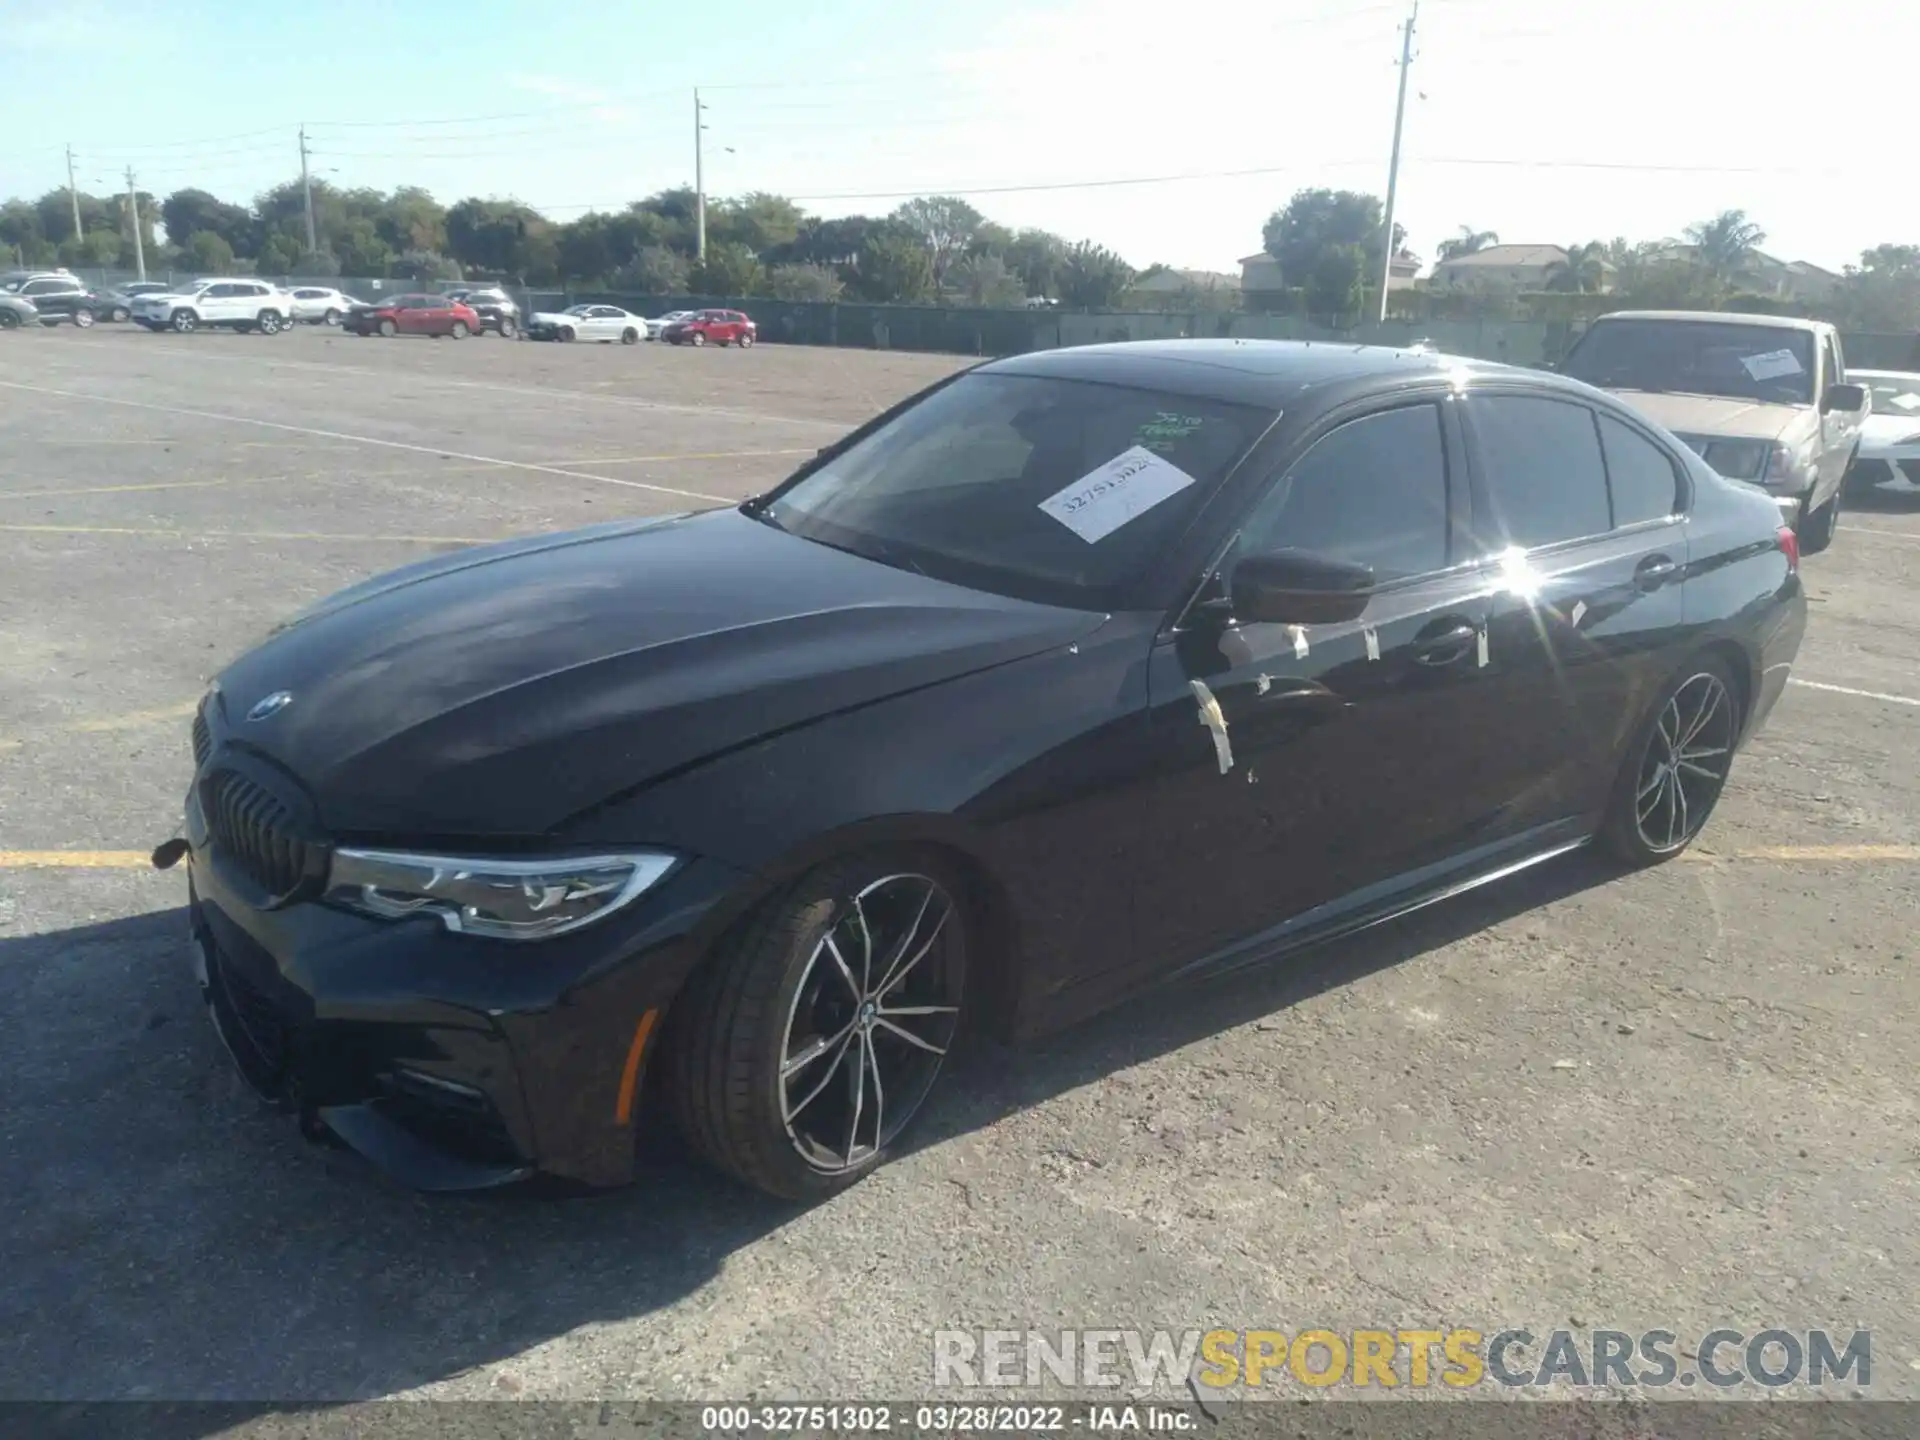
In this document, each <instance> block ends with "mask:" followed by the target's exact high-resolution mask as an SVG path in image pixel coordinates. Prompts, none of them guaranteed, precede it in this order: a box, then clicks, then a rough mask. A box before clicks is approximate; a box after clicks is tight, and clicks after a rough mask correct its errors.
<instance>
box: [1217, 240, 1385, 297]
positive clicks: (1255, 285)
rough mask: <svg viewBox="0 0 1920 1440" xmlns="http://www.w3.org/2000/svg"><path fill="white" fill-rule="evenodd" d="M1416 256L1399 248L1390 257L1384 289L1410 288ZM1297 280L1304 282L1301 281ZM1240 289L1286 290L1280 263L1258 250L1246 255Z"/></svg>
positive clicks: (1254, 292)
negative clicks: (1391, 257)
mask: <svg viewBox="0 0 1920 1440" xmlns="http://www.w3.org/2000/svg"><path fill="white" fill-rule="evenodd" d="M1420 265H1421V260H1420V257H1419V256H1418V255H1416V254H1414V253H1413V252H1412V251H1411V250H1402V251H1400V252H1399V253H1398V254H1397V255H1395V256H1394V257H1393V265H1392V267H1391V273H1390V274H1389V275H1388V277H1387V289H1388V290H1389V291H1393V290H1405V289H1408V288H1410V287H1412V286H1413V285H1414V284H1415V283H1417V281H1416V277H1417V276H1418V275H1419V274H1420ZM1300 283H1302V284H1304V283H1305V281H1304V280H1302V281H1301V282H1300ZM1239 285H1240V289H1241V291H1242V292H1243V293H1245V294H1248V295H1255V294H1260V293H1263V292H1266V293H1274V294H1277V293H1278V292H1280V291H1282V290H1284V289H1286V287H1287V281H1286V278H1285V277H1284V276H1283V275H1282V274H1281V273H1280V262H1279V261H1278V260H1276V259H1274V258H1273V256H1271V255H1269V254H1267V252H1266V251H1264V250H1262V251H1261V252H1260V253H1259V254H1257V255H1248V256H1245V257H1243V258H1242V259H1241V261H1240V281H1239Z"/></svg>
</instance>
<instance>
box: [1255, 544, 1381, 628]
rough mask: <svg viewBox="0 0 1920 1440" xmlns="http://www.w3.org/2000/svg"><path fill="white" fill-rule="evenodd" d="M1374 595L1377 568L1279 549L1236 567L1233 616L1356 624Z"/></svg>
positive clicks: (1278, 622) (1280, 622) (1289, 622)
mask: <svg viewBox="0 0 1920 1440" xmlns="http://www.w3.org/2000/svg"><path fill="white" fill-rule="evenodd" d="M1372 596H1373V567H1372V566H1371V565H1355V564H1353V563H1352V562H1351V561H1347V560H1335V559H1333V558H1332V557H1331V556H1327V555H1313V554H1309V553H1308V552H1306V551H1304V550H1278V551H1275V552H1273V553H1272V554H1268V555H1248V556H1245V557H1243V558H1242V559H1241V560H1240V561H1239V562H1238V563H1236V564H1235V565H1234V567H1233V584H1232V598H1233V614H1234V618H1235V619H1236V620H1240V621H1242V622H1249V621H1251V622H1265V623H1269V624H1276V625H1331V624H1335V623H1338V622H1340V621H1343V620H1357V619H1359V618H1360V615H1361V613H1362V612H1363V611H1365V610H1366V608H1367V601H1368V600H1369V599H1371V598H1372Z"/></svg>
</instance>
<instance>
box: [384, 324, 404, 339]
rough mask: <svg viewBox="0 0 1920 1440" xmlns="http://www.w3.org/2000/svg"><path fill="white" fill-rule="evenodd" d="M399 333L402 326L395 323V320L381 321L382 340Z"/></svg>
mask: <svg viewBox="0 0 1920 1440" xmlns="http://www.w3.org/2000/svg"><path fill="white" fill-rule="evenodd" d="M399 333H400V327H399V326H398V325H396V324H394V323H393V321H391V320H382V321H381V322H380V338H381V339H382V340H391V339H392V338H393V337H394V336H396V335H398V334H399Z"/></svg>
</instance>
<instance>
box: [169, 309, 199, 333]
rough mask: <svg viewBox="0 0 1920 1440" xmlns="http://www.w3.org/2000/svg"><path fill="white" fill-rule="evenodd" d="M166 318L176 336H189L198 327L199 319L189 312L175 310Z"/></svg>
mask: <svg viewBox="0 0 1920 1440" xmlns="http://www.w3.org/2000/svg"><path fill="white" fill-rule="evenodd" d="M167 318H168V322H169V323H170V324H171V325H172V326H173V329H174V333H175V334H177V335H191V334H192V333H193V332H194V331H195V330H197V329H198V328H199V327H200V317H199V316H198V315H196V314H194V313H193V311H191V310H176V311H174V312H173V314H172V315H170V316H168V317H167Z"/></svg>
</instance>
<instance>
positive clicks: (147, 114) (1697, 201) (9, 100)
mask: <svg viewBox="0 0 1920 1440" xmlns="http://www.w3.org/2000/svg"><path fill="white" fill-rule="evenodd" d="M1407 8H1408V7H1407V6H1406V5H1405V4H1403V3H1392V4H1382V3H1379V0H1182V3H1179V4H1166V3H1163V0H1162V3H1154V4H1147V3H1144V0H967V3H965V4H963V5H962V4H954V5H935V4H926V3H919V4H916V3H913V0H816V3H815V4H812V5H804V6H803V5H797V4H794V3H792V0H778V3H777V0H706V3H704V4H700V5H660V4H649V3H611V0H597V3H587V0H463V3H459V4H455V3H452V0H382V3H374V0H334V3H330V4H327V5H324V6H316V5H313V4H306V3H303V4H293V3H289V0H0V136H4V137H6V143H5V144H4V145H0V196H5V195H25V196H29V197H31V196H38V195H40V194H42V193H44V192H45V191H47V190H49V189H52V188H55V187H58V186H63V185H64V184H65V183H66V172H65V160H64V157H63V148H64V146H66V145H67V144H69V143H71V144H72V145H73V147H74V149H75V151H76V153H77V154H78V155H79V157H80V158H79V166H78V176H79V181H80V185H81V188H82V189H90V190H96V191H105V190H109V189H114V188H118V187H119V186H120V185H121V184H122V180H121V175H122V173H123V171H124V169H125V167H126V166H128V165H133V166H134V167H135V168H136V170H137V172H138V175H139V179H140V184H141V187H142V188H143V189H147V190H151V191H154V192H156V193H159V194H165V193H167V192H168V191H171V190H174V189H177V188H179V187H181V186H185V185H199V186H201V187H203V188H205V189H209V190H211V191H213V192H214V193H215V194H217V195H220V196H221V197H222V198H225V199H230V200H242V201H244V200H246V199H249V198H251V196H252V195H253V194H254V193H256V192H257V191H259V190H261V189H263V188H265V187H266V186H268V185H271V184H273V183H275V182H277V181H279V180H283V179H286V178H288V177H290V176H291V175H294V174H296V173H297V171H298V158H297V152H296V147H295V138H294V131H295V127H296V126H297V125H299V124H300V123H302V122H305V123H306V124H307V126H308V128H309V134H310V138H311V142H312V146H313V152H314V167H315V171H316V173H317V174H319V175H320V176H322V177H323V178H325V179H328V180H330V181H334V182H336V183H340V184H345V185H358V184H366V185H375V186H379V187H381V188H389V187H391V186H394V185H397V184H403V183H413V184H420V185H424V186H426V187H427V188H428V189H430V190H432V191H433V192H434V193H435V194H436V195H437V196H439V197H440V198H441V199H442V200H443V201H447V202H449V203H450V202H452V201H453V200H456V199H458V198H460V197H461V196H464V195H468V194H495V195H513V196H517V197H519V198H520V199H522V200H525V201H527V202H529V203H531V204H533V205H535V206H537V207H539V208H540V209H542V210H545V211H547V212H548V213H549V214H552V215H554V216H555V217H556V218H561V219H565V218H571V217H572V216H574V215H576V214H578V213H580V212H581V211H583V210H585V209H588V208H614V207H618V206H619V205H621V204H623V203H624V202H625V201H627V200H629V199H633V198H637V197H639V196H642V195H644V194H647V193H649V192H651V191H653V190H657V189H660V188H662V187H664V186H668V185H675V184H681V183H688V182H690V181H691V179H692V173H693V157H692V148H693V147H692V109H693V98H692V90H693V87H695V86H696V85H697V86H700V87H701V88H702V93H703V95H704V97H705V99H706V100H707V102H708V104H709V106H710V108H709V110H708V111H707V114H706V119H707V124H708V127H709V128H708V130H707V132H706V134H707V142H708V144H707V185H708V189H709V191H710V193H714V194H728V193H735V192H739V191H745V190H752V189H765V190H773V191H778V192H780V193H783V194H788V195H793V196H796V197H799V198H801V199H802V200H803V203H805V204H806V206H807V207H808V208H809V209H810V210H813V211H815V212H817V213H822V214H841V213H847V212H850V211H869V212H879V211H884V210H886V209H888V208H891V206H892V205H894V204H896V203H897V200H898V198H899V197H898V195H896V194H895V193H894V192H906V193H930V192H951V193H961V194H966V195H968V197H969V198H970V199H972V200H973V202H974V203H975V204H976V205H977V206H979V208H980V209H982V210H983V211H985V212H986V213H987V214H988V215H989V216H991V217H992V218H994V219H996V220H999V221H1001V222H1003V223H1006V224H1010V225H1016V226H1017V225H1040V226H1044V227H1046V228H1048V229H1051V230H1056V231H1059V232H1060V233H1062V234H1064V235H1066V236H1067V237H1068V238H1070V239H1081V238H1086V239H1093V240H1097V241H1099V242H1101V243H1103V244H1106V245H1109V246H1111V247H1112V248H1114V249H1116V250H1118V251H1119V252H1120V253H1121V254H1122V255H1124V256H1125V257H1126V258H1127V259H1128V260H1130V261H1132V262H1133V263H1134V264H1136V265H1146V264H1148V263H1151V262H1155V261H1160V262H1164V263H1167V264H1172V265H1179V266H1193V267H1204V268H1212V269H1232V268H1234V262H1235V261H1236V260H1237V259H1238V258H1239V257H1240V256H1242V255H1247V254H1250V253H1252V252H1254V251H1256V250H1258V249H1259V248H1260V230H1261V224H1262V222H1263V221H1264V220H1265V218H1266V217H1267V215H1268V214H1270V213H1271V212H1272V211H1273V210H1274V209H1275V208H1276V207H1277V206H1278V205H1280V204H1281V203H1283V202H1284V201H1285V200H1286V198H1287V196H1288V195H1290V194H1291V193H1292V192H1293V191H1294V190H1295V189H1297V188H1299V187H1302V186H1307V185H1328V186H1333V187H1337V188H1355V189H1365V190H1371V191H1373V192H1375V193H1382V192H1383V191H1384V189H1385V184H1386V171H1387V152H1388V145H1389V141H1390V138H1391V132H1392V125H1393V101H1394V87H1395V81H1396V74H1397V72H1396V68H1395V64H1394V61H1395V59H1396V58H1397V56H1398V53H1399V38H1398V33H1397V27H1398V26H1399V24H1400V22H1401V21H1402V20H1403V19H1404V18H1405V13H1406V10H1407ZM1416 33H1417V50H1416V56H1417V58H1416V59H1415V62H1414V66H1413V70H1412V72H1411V73H1412V84H1411V89H1410V94H1409V100H1408V108H1407V138H1406V147H1405V155H1404V161H1403V167H1402V172H1401V203H1400V207H1399V214H1400V219H1401V221H1402V223H1404V224H1405V225H1406V227H1407V229H1408V230H1409V232H1410V234H1411V244H1412V246H1413V248H1414V249H1415V250H1416V251H1417V252H1419V253H1420V254H1422V255H1424V256H1426V257H1428V258H1429V259H1430V258H1431V256H1432V253H1433V248H1434V246H1435V244H1436V243H1437V242H1438V241H1440V240H1441V239H1444V238H1445V237H1446V236H1448V235H1450V234H1453V233H1454V232H1455V231H1456V230H1457V229H1458V228H1459V227H1460V226H1462V225H1470V226H1472V227H1473V228H1475V229H1482V230H1493V231H1496V232H1498V234H1499V235H1500V236H1501V238H1502V239H1503V240H1507V241H1514V242H1535V243H1560V244H1565V243H1570V242H1575V241H1581V240H1587V239H1609V238H1612V237H1613V236H1616V235H1626V236H1628V237H1630V238H1635V239H1653V238H1659V237H1662V236H1669V235H1677V234H1678V233H1679V232H1680V231H1681V230H1682V229H1683V228H1684V227H1685V226H1686V225H1687V224H1688V223H1689V222H1690V221H1693V220H1697V219H1700V218H1703V217H1705V216H1708V215H1711V214H1712V213H1714V212H1716V211H1718V210H1721V209H1725V208H1730V207H1738V208H1742V209H1745V210H1747V211H1748V212H1749V213H1750V215H1751V216H1752V218H1753V219H1754V220H1756V221H1757V222H1758V223H1759V224H1760V225H1761V226H1763V227H1764V228H1765V230H1766V231H1767V236H1768V238H1767V241H1766V242H1765V245H1764V248H1765V249H1766V250H1768V251H1769V252H1771V253H1773V254H1776V255H1779V256H1780V257H1782V258H1784V259H1807V260H1812V261H1815V262H1817V263H1820V264H1823V265H1827V266H1830V267H1834V268H1838V267H1839V266H1840V265H1842V264H1844V263H1846V262H1849V261H1852V260H1855V259H1857V257H1858V252H1859V251H1860V250H1861V249H1862V248H1863V247H1866V246H1869V245H1873V244H1878V243H1881V242H1900V243H1920V165H1916V162H1915V156H1916V155H1920V110H1916V106H1915V97H1916V95H1920V69H1917V68H1916V66H1917V65H1920V0H1849V3H1848V4H1846V5H1844V6H1841V5H1825V6H1817V5H1805V4H1787V3H1784V0H1739V3H1735V0H1610V3H1607V4H1594V3H1590V0H1425V3H1423V4H1422V5H1421V7H1420V15H1419V22H1418V26H1417V32H1416ZM1467 162H1472V163H1467ZM1245 171H1262V172H1266V173H1260V174H1244V173H1243V174H1234V175H1226V176H1223V175H1221V174H1220V172H1245ZM1186 175H1201V176H1210V177H1214V178H1199V179H1189V180H1171V181H1163V182H1162V183H1153V184H1129V185H1113V186H1105V187H1083V188H1032V189H1007V190H1005V191H1003V193H989V192H991V191H992V190H993V189H994V188H996V187H1021V186H1028V187H1059V186H1060V184H1061V182H1085V181H1102V180H1128V179H1136V178H1140V177H1166V176H1186Z"/></svg>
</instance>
